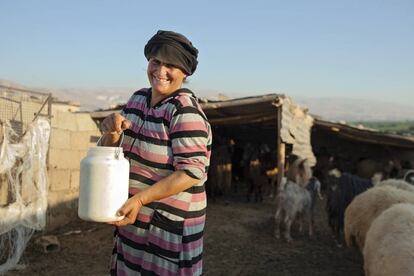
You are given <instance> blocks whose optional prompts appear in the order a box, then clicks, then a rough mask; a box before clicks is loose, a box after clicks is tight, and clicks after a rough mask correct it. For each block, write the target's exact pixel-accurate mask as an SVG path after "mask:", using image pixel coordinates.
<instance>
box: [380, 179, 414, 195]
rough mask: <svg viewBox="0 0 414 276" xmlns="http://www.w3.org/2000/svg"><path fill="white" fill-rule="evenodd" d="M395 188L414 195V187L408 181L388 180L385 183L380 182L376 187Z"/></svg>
mask: <svg viewBox="0 0 414 276" xmlns="http://www.w3.org/2000/svg"><path fill="white" fill-rule="evenodd" d="M385 185H386V186H393V187H395V188H398V189H402V190H405V191H409V192H413V193H414V186H413V185H412V184H410V183H409V182H407V181H404V180H401V179H394V178H391V179H387V180H384V181H381V182H379V183H378V184H376V185H375V187H381V186H385Z"/></svg>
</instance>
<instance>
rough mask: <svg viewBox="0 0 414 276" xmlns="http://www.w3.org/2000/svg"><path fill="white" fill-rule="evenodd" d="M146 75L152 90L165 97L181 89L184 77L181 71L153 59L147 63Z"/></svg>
mask: <svg viewBox="0 0 414 276" xmlns="http://www.w3.org/2000/svg"><path fill="white" fill-rule="evenodd" d="M147 74H148V79H149V82H150V84H151V87H152V90H153V91H154V92H155V93H158V94H161V95H165V96H167V95H169V94H171V93H173V92H175V91H176V90H177V89H179V88H181V85H182V84H183V81H184V79H185V77H186V75H185V73H184V72H183V71H182V70H181V69H179V68H177V67H175V66H174V65H171V64H165V63H162V62H161V61H159V60H157V59H155V58H151V59H150V60H149V61H148V68H147Z"/></svg>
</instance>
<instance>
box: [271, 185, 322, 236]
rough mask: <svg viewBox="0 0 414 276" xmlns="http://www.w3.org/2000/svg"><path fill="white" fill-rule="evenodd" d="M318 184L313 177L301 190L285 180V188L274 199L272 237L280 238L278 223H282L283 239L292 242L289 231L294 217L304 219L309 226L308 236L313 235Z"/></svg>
mask: <svg viewBox="0 0 414 276" xmlns="http://www.w3.org/2000/svg"><path fill="white" fill-rule="evenodd" d="M320 186H321V184H320V182H319V180H318V179H316V178H315V177H313V178H311V180H310V182H309V183H308V185H307V186H306V188H303V187H302V186H301V185H299V184H296V183H295V182H293V181H291V180H287V182H286V185H285V188H284V189H283V190H282V191H280V192H279V194H278V195H277V197H276V202H277V204H276V213H275V216H274V218H275V230H274V236H275V237H276V238H277V239H279V238H280V226H281V225H280V222H281V220H282V221H283V224H284V225H283V226H284V238H285V240H286V241H287V242H291V241H292V236H291V234H290V229H291V225H292V223H293V221H294V220H295V218H296V217H301V221H300V226H301V229H302V220H303V219H306V220H307V221H308V225H309V236H310V237H311V236H312V235H313V208H314V205H315V204H314V201H315V199H316V194H318V195H319V197H320V198H321V195H320ZM321 199H322V198H321Z"/></svg>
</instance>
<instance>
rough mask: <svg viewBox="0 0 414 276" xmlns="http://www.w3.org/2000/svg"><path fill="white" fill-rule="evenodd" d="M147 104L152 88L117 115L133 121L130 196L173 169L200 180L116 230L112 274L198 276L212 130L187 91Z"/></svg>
mask: <svg viewBox="0 0 414 276" xmlns="http://www.w3.org/2000/svg"><path fill="white" fill-rule="evenodd" d="M150 102H151V89H142V90H139V91H137V92H135V93H134V94H133V95H132V97H131V98H130V100H129V101H128V103H127V105H126V107H125V108H124V109H123V111H122V113H121V114H122V115H123V116H125V117H126V118H127V119H128V120H130V121H131V122H132V127H131V129H128V130H126V131H125V138H124V141H123V143H122V147H123V149H124V152H125V155H126V157H127V158H128V159H129V161H130V177H129V178H130V182H129V193H130V196H132V195H134V194H136V193H137V192H139V191H141V190H142V189H145V188H147V187H148V186H151V185H152V184H154V183H156V182H157V181H159V180H160V179H162V178H164V177H165V176H168V175H169V174H171V173H173V172H174V171H176V170H183V171H185V172H186V173H187V174H188V175H189V176H191V177H192V178H196V179H199V180H200V181H199V182H198V184H196V185H194V186H193V187H191V188H189V189H187V190H185V191H183V192H180V193H178V194H176V195H173V196H170V197H168V198H165V199H162V200H159V201H156V202H152V203H150V204H148V205H145V206H143V207H142V208H141V210H140V212H139V214H138V217H137V220H136V221H135V223H134V224H131V225H127V226H122V227H117V228H116V229H115V237H114V249H113V254H112V258H111V274H112V275H200V274H201V273H202V254H203V231H204V224H205V215H206V204H207V202H206V193H205V188H204V182H205V180H206V179H207V170H208V165H209V159H210V154H211V140H212V135H211V128H210V125H209V123H208V121H207V118H206V116H205V115H204V113H203V111H202V110H201V108H200V106H199V104H198V102H197V99H196V98H195V96H194V95H193V93H192V92H191V91H190V90H188V89H179V90H178V91H176V92H175V93H173V94H172V95H170V96H169V97H168V98H166V99H164V100H162V101H161V102H160V103H158V104H157V105H155V106H154V107H151V106H150Z"/></svg>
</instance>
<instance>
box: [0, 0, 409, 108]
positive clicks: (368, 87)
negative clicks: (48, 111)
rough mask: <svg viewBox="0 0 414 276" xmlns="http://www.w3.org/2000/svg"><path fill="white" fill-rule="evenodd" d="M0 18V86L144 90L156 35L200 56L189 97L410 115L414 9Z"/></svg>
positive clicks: (399, 4)
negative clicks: (368, 107) (391, 105)
mask: <svg viewBox="0 0 414 276" xmlns="http://www.w3.org/2000/svg"><path fill="white" fill-rule="evenodd" d="M0 11H1V16H0V37H1V40H0V79H7V80H11V81H15V82H18V83H21V84H23V85H26V86H35V87H55V88H68V87H82V88H94V87H128V88H129V87H131V88H140V87H143V86H148V82H147V78H146V64H147V62H146V59H145V57H144V55H143V48H144V45H145V43H146V42H147V41H148V39H149V38H150V37H151V36H152V35H153V34H154V33H155V32H156V31H157V30H159V29H164V30H173V31H177V32H181V33H183V34H185V35H186V36H187V37H188V38H189V39H190V40H192V41H193V44H194V45H195V46H196V47H197V48H198V49H199V51H200V55H199V67H198V69H197V72H196V73H195V75H194V76H192V77H191V78H190V79H189V81H190V83H189V86H190V87H191V88H192V89H193V90H195V92H196V93H197V91H216V92H222V93H224V94H228V95H233V94H236V95H243V96H247V95H258V94H267V93H286V94H289V95H293V96H301V97H327V96H328V97H351V98H369V99H381V100H383V101H393V102H397V103H409V104H412V105H413V106H414V1H411V0H405V1H404V0H401V1H400V0H394V1H392V0H389V1H381V0H372V1H361V0H358V1H352V0H350V1H348V0H347V1H333V0H330V1H329V0H327V1H308V0H303V1H286V0H284V1H277V0H269V1H259V0H256V1H247V0H246V1H224V0H221V1H216V0H204V1H202V0H199V1H197V0H193V1H178V0H176V1H161V0H159V1H138V0H136V1H131V0H130V1H127V0H123V1H105V0H99V1H98V0H96V1H87V0H84V1H77V0H71V1H51V0H42V1H40V0H26V1H23V0H14V1H12V0H9V1H6V0H0Z"/></svg>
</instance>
